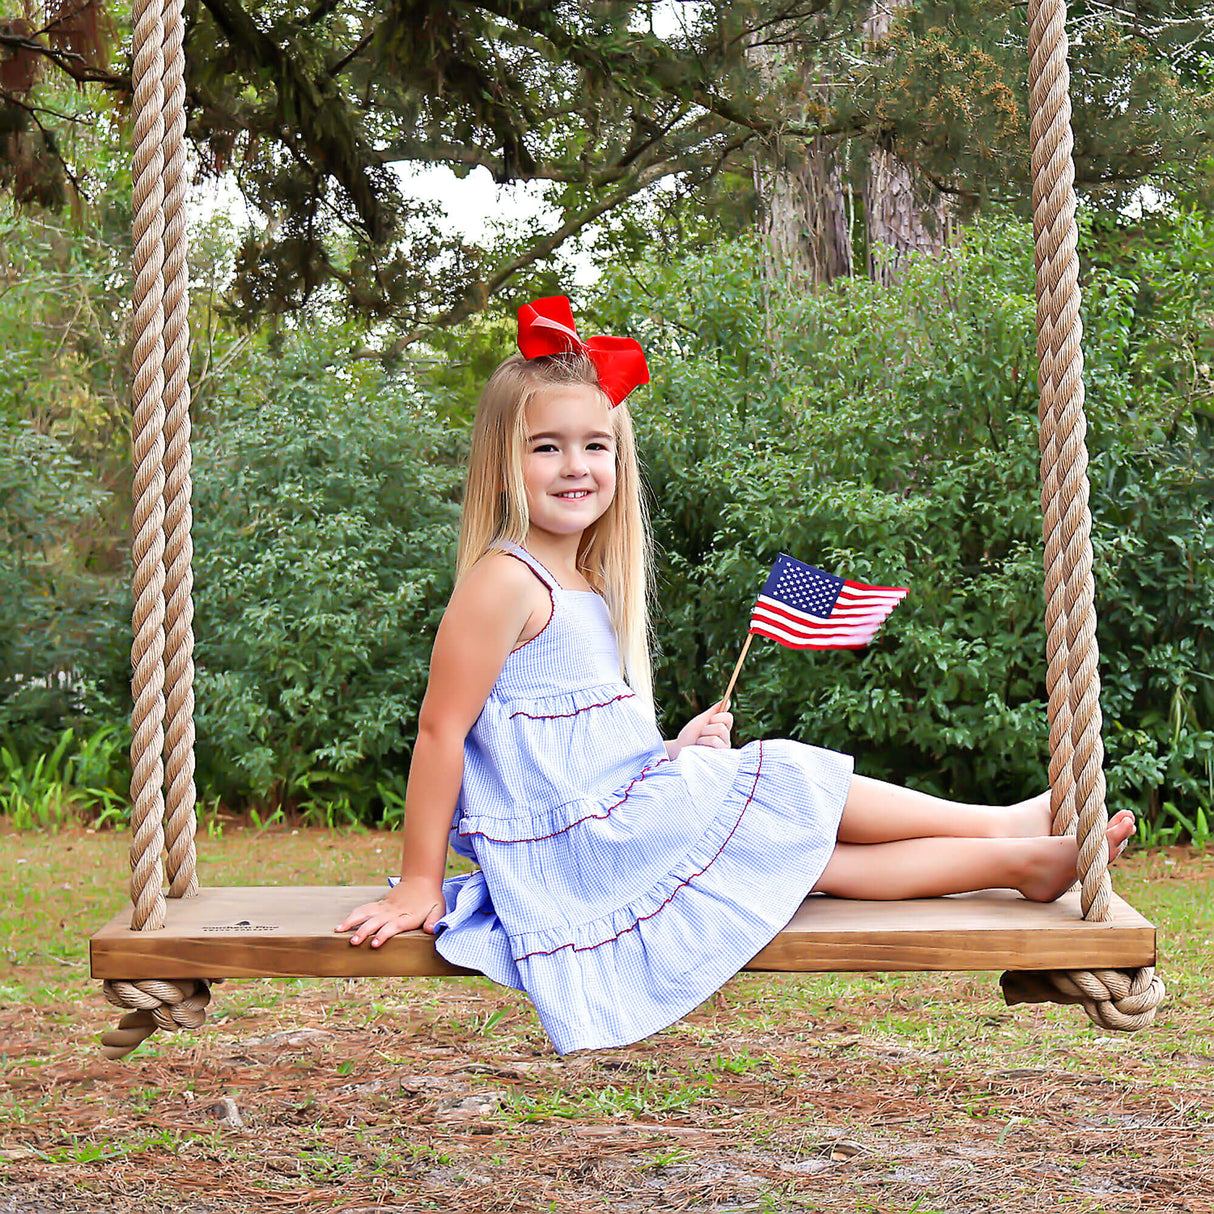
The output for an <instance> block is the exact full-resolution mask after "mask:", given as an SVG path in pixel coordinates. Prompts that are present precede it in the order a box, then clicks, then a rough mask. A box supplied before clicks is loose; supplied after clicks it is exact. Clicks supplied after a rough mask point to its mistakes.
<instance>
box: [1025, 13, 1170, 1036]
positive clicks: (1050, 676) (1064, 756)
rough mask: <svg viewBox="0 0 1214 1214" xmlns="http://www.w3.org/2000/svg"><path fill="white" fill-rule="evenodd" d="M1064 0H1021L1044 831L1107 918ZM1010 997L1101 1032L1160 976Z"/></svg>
mask: <svg viewBox="0 0 1214 1214" xmlns="http://www.w3.org/2000/svg"><path fill="white" fill-rule="evenodd" d="M1069 84H1070V73H1069V70H1068V68H1067V38H1066V4H1065V0H1030V2H1029V114H1030V129H1029V138H1030V142H1031V146H1032V167H1033V231H1034V236H1035V241H1036V258H1035V260H1036V266H1037V324H1038V337H1037V353H1038V359H1039V364H1040V375H1039V385H1040V394H1041V395H1040V403H1039V410H1038V415H1039V418H1040V421H1041V454H1042V459H1041V477H1042V490H1041V493H1042V512H1043V516H1044V524H1043V526H1044V539H1045V575H1046V599H1047V603H1046V634H1047V635H1046V660H1047V674H1046V686H1047V690H1048V692H1049V721H1050V787H1051V793H1052V797H1051V809H1052V812H1053V820H1054V832H1055V833H1056V834H1065V833H1069V832H1070V831H1071V830H1072V829H1073V830H1074V831H1075V834H1076V836H1077V839H1078V845H1079V877H1080V885H1081V891H1080V902H1081V905H1082V907H1083V914H1084V918H1085V919H1091V920H1094V921H1097V922H1099V921H1103V920H1105V919H1107V918H1108V916H1109V907H1110V900H1111V896H1112V885H1111V883H1110V881H1109V875H1108V845H1107V842H1106V838H1105V835H1106V831H1107V829H1108V813H1107V811H1106V808H1105V783H1104V771H1103V760H1104V748H1103V745H1102V743H1101V738H1100V730H1101V717H1100V676H1099V671H1098V653H1097V646H1096V612H1095V605H1094V600H1095V591H1094V582H1093V577H1092V542H1091V530H1092V518H1091V511H1090V509H1089V505H1088V493H1089V491H1088V477H1087V464H1088V457H1087V446H1086V444H1085V442H1084V438H1085V434H1086V430H1087V422H1086V419H1085V416H1084V409H1083V404H1084V387H1083V351H1082V347H1081V334H1082V325H1081V323H1080V319H1079V257H1078V252H1077V246H1078V230H1077V227H1076V224H1075V167H1074V160H1073V158H1072V150H1073V138H1072V134H1071V102H1070V89H1069ZM1003 986H1004V994H1005V996H1006V997H1007V999H1008V1002H1009V1003H1016V1002H1023V1001H1027V1000H1032V1001H1038V1000H1040V999H1043V998H1053V999H1062V1000H1063V1001H1068V1002H1080V1003H1082V1004H1083V1005H1084V1007H1085V1008H1086V1009H1087V1012H1088V1015H1089V1016H1090V1017H1091V1018H1092V1019H1093V1021H1095V1022H1096V1023H1097V1024H1100V1025H1102V1026H1103V1027H1105V1028H1114V1029H1123V1030H1133V1029H1138V1028H1142V1027H1144V1026H1145V1025H1146V1024H1149V1023H1150V1022H1151V1020H1152V1019H1153V1018H1154V1015H1155V1009H1156V1008H1157V1007H1158V1005H1159V1003H1160V1002H1161V1001H1162V999H1163V995H1164V989H1163V983H1162V981H1161V980H1160V979H1158V978H1156V977H1155V975H1154V971H1153V970H1152V969H1150V968H1146V969H1142V970H1138V971H1136V972H1134V973H1133V974H1122V973H1121V972H1120V971H1116V970H1100V971H1093V972H1089V971H1086V970H1073V971H1065V972H1064V971H1043V972H1041V973H1037V974H1006V975H1004V980H1003Z"/></svg>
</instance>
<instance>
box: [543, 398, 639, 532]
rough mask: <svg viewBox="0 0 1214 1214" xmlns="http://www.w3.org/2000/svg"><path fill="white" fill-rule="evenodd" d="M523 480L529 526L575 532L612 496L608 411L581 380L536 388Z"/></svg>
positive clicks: (612, 459) (599, 514)
mask: <svg viewBox="0 0 1214 1214" xmlns="http://www.w3.org/2000/svg"><path fill="white" fill-rule="evenodd" d="M526 424H527V442H526V448H525V450H524V453H523V483H524V486H525V488H526V490H527V509H528V512H529V514H530V517H531V527H532V529H533V530H539V531H543V532H546V533H548V534H549V535H553V536H562V537H567V536H578V535H580V534H581V533H582V532H583V531H584V530H585V529H586V528H587V527H589V526H590V525H591V524H592V523H594V522H597V520H598V519H600V518H601V517H602V516H603V514H604V513H605V512H606V510H607V508H608V507H609V506H610V505H611V503H612V501H613V500H614V498H615V482H616V471H615V462H616V451H615V435H614V433H613V428H612V421H611V411H610V410H609V409H608V407H607V403H606V401H605V400H604V398H603V395H602V393H601V392H597V391H595V390H594V389H593V388H590V387H587V386H586V385H583V384H571V385H569V386H567V387H566V386H561V387H553V388H550V389H548V390H547V391H544V392H539V393H537V394H536V396H535V397H534V398H533V399H532V400H531V402H530V403H529V404H528V405H527V410H526Z"/></svg>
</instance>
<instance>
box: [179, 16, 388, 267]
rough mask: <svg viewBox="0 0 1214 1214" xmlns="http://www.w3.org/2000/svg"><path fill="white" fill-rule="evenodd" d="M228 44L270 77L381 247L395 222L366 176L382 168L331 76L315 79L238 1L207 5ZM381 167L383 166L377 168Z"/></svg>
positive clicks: (283, 111) (285, 117)
mask: <svg viewBox="0 0 1214 1214" xmlns="http://www.w3.org/2000/svg"><path fill="white" fill-rule="evenodd" d="M202 4H203V5H204V6H205V7H206V9H207V10H208V11H209V12H210V14H211V16H212V17H214V19H215V23H216V24H217V25H218V26H219V28H220V29H221V30H222V31H223V33H224V35H225V37H226V38H227V40H228V45H229V47H230V48H231V51H232V54H233V56H234V57H235V58H236V59H237V60H238V61H239V62H241V63H242V65H243V66H245V67H246V68H255V69H260V70H262V71H265V72H266V73H268V75H269V76H270V78H271V80H272V81H273V83H274V85H275V88H276V92H277V103H278V112H279V116H280V119H281V121H282V122H283V124H284V125H286V126H288V127H293V128H295V129H298V130H299V131H300V132H301V134H303V135H304V136H305V137H306V139H307V140H308V142H309V144H310V145H311V147H312V148H314V149H315V151H314V155H313V157H312V159H313V161H314V163H315V164H316V165H317V167H318V168H320V169H321V170H322V171H324V172H326V173H328V174H331V175H332V177H333V178H334V179H335V180H336V181H337V182H338V184H339V185H340V186H341V187H342V189H343V190H344V191H345V193H346V196H347V197H348V198H349V199H350V202H351V204H352V205H353V207H354V210H355V212H356V213H357V215H358V217H359V221H360V222H361V223H362V225H363V227H364V228H365V229H366V231H367V233H368V235H369V236H370V237H371V239H372V240H374V241H375V242H376V243H382V242H383V241H385V240H386V239H387V238H388V236H389V234H390V233H391V230H392V226H393V216H392V213H391V208H390V207H388V206H385V204H384V202H383V201H382V200H381V198H380V192H381V191H382V190H383V189H384V186H385V183H383V182H381V183H379V185H378V188H377V185H376V183H373V182H372V180H371V178H370V175H369V174H368V172H367V169H368V166H369V165H373V164H374V165H377V160H376V157H375V154H374V152H373V151H372V150H371V149H370V148H369V147H368V146H367V145H366V144H365V143H364V141H363V138H362V135H361V132H360V127H359V122H358V119H357V116H356V115H355V114H354V113H353V112H352V111H351V109H350V107H349V106H348V105H347V103H346V101H345V99H344V98H343V97H342V95H341V93H340V92H339V91H338V90H337V88H336V86H335V85H334V83H333V81H332V80H331V79H330V78H329V77H328V76H327V75H321V76H319V77H312V76H310V75H308V74H307V73H306V72H305V71H304V70H303V69H302V68H301V67H300V66H299V64H298V63H297V62H296V60H295V58H294V57H293V56H292V55H291V54H290V52H289V51H287V50H285V49H284V48H283V47H281V46H279V45H278V44H277V43H275V42H274V41H273V39H271V38H270V37H269V36H268V35H266V34H265V33H263V32H262V30H261V29H260V28H259V27H258V25H257V23H256V22H255V21H254V20H253V18H252V17H251V16H250V15H249V13H247V12H246V11H245V10H244V9H243V8H242V7H241V6H240V3H239V0H202ZM377 167H378V165H377Z"/></svg>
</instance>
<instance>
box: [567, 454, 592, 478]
mask: <svg viewBox="0 0 1214 1214" xmlns="http://www.w3.org/2000/svg"><path fill="white" fill-rule="evenodd" d="M586 468H587V464H586V457H585V455H584V454H583V453H582V452H581V451H577V450H572V451H568V452H567V453H566V455H565V475H566V476H581V475H582V474H583V473H584V472H585V471H586Z"/></svg>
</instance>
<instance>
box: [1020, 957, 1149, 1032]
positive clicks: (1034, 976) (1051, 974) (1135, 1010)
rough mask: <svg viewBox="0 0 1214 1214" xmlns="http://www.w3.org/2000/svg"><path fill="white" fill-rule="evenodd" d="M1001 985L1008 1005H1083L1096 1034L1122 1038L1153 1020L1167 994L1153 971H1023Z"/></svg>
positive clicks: (1145, 968) (1146, 968)
mask: <svg viewBox="0 0 1214 1214" xmlns="http://www.w3.org/2000/svg"><path fill="white" fill-rule="evenodd" d="M999 985H1000V987H1001V988H1002V990H1003V997H1004V999H1005V1000H1006V1001H1007V1003H1008V1004H1009V1005H1012V1004H1016V1003H1081V1004H1083V1008H1084V1011H1086V1012H1087V1014H1088V1017H1089V1018H1090V1019H1091V1020H1092V1022H1093V1023H1094V1024H1096V1025H1098V1026H1099V1027H1100V1028H1103V1029H1109V1030H1113V1031H1116V1032H1122V1033H1133V1032H1137V1031H1138V1030H1139V1029H1144V1028H1146V1027H1147V1026H1148V1025H1150V1024H1151V1023H1153V1021H1154V1020H1155V1013H1156V1011H1157V1010H1158V1009H1159V1007H1160V1005H1161V1004H1162V1003H1163V1000H1164V997H1165V996H1166V994H1167V988H1166V987H1165V986H1164V984H1163V979H1162V978H1160V977H1158V975H1156V973H1155V968H1154V966H1149V965H1147V966H1143V967H1142V968H1141V969H1136V970H1023V971H1014V972H1011V973H1007V974H1004V975H1003V976H1002V977H1001V978H1000V980H999Z"/></svg>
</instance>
